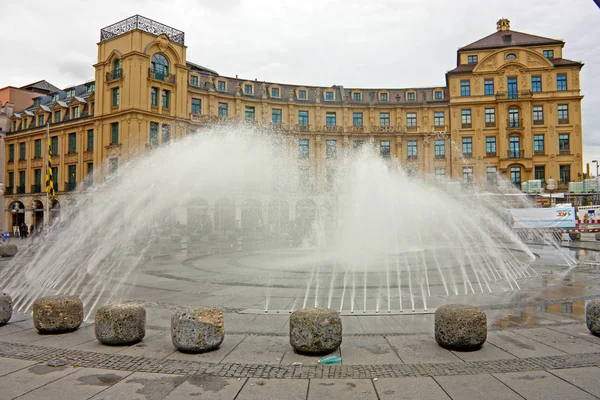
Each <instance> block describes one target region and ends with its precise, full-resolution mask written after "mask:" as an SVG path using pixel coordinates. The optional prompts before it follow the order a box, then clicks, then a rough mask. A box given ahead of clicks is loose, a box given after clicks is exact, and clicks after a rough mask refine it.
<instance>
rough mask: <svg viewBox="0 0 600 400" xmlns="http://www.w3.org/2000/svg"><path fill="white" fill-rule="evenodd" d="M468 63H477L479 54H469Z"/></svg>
mask: <svg viewBox="0 0 600 400" xmlns="http://www.w3.org/2000/svg"><path fill="white" fill-rule="evenodd" d="M467 64H477V56H467Z"/></svg>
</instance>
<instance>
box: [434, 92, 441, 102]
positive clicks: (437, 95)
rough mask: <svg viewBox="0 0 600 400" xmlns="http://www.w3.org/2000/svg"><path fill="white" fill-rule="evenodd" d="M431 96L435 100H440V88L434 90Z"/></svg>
mask: <svg viewBox="0 0 600 400" xmlns="http://www.w3.org/2000/svg"><path fill="white" fill-rule="evenodd" d="M433 97H434V98H435V99H436V100H442V91H441V90H436V91H435V93H434V95H433Z"/></svg>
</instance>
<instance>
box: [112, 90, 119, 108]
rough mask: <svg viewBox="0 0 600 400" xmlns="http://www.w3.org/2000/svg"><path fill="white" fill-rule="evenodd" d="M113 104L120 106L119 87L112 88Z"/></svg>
mask: <svg viewBox="0 0 600 400" xmlns="http://www.w3.org/2000/svg"><path fill="white" fill-rule="evenodd" d="M112 106H113V107H118V106H119V88H113V90H112Z"/></svg>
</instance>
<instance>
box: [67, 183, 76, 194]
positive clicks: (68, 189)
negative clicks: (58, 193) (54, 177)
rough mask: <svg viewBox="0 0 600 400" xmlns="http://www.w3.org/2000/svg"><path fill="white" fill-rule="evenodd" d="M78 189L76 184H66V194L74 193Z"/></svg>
mask: <svg viewBox="0 0 600 400" xmlns="http://www.w3.org/2000/svg"><path fill="white" fill-rule="evenodd" d="M76 187H77V184H76V183H74V182H65V192H72V191H74V190H75V188H76Z"/></svg>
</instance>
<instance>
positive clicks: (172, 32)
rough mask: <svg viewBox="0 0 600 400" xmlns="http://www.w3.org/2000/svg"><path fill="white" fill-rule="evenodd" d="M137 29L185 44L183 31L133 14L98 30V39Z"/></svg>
mask: <svg viewBox="0 0 600 400" xmlns="http://www.w3.org/2000/svg"><path fill="white" fill-rule="evenodd" d="M134 29H139V30H141V31H144V32H148V33H151V34H153V35H156V36H158V35H161V34H165V35H167V37H168V38H169V40H171V41H172V42H175V43H179V44H181V45H183V44H185V40H184V39H185V33H183V32H182V31H180V30H177V29H175V28H171V27H170V26H168V25H164V24H161V23H160V22H156V21H153V20H151V19H149V18H146V17H142V16H141V15H134V16H133V17H129V18H127V19H124V20H122V21H119V22H117V23H115V24H112V25H110V26H107V27H106V28H102V30H100V41H101V42H104V41H105V40H109V39H112V38H114V37H116V36H119V35H122V34H124V33H126V32H129V31H132V30H134Z"/></svg>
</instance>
